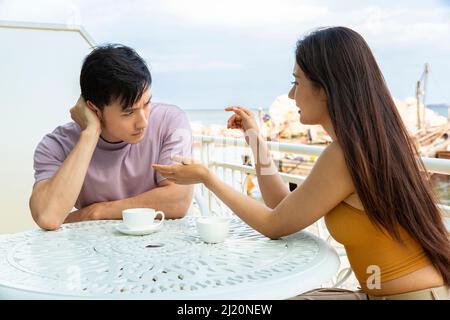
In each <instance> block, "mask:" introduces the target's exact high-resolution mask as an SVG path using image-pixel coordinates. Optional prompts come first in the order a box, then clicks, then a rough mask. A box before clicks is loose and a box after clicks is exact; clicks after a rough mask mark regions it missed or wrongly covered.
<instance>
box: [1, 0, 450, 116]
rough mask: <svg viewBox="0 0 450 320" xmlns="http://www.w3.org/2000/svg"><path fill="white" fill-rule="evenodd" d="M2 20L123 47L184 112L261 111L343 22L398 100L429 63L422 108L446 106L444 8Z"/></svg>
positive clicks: (214, 7)
mask: <svg viewBox="0 0 450 320" xmlns="http://www.w3.org/2000/svg"><path fill="white" fill-rule="evenodd" d="M392 2H394V3H392ZM0 20H19V21H33V22H46V23H65V24H81V25H82V26H83V27H84V28H85V29H86V30H87V31H88V33H89V34H90V35H91V36H92V37H93V38H94V39H95V41H96V42H97V43H106V42H113V43H123V44H126V45H130V46H132V47H134V48H135V49H137V50H138V52H139V53H140V54H141V55H142V56H143V57H144V58H145V59H146V60H147V62H148V64H149V65H150V67H151V72H152V76H153V81H154V82H153V88H152V89H153V95H154V97H155V100H159V101H165V102H170V103H174V104H177V105H179V106H181V107H182V108H184V109H203V108H222V107H224V106H226V105H229V104H241V105H245V106H248V107H251V108H258V107H263V108H267V107H268V106H270V104H271V103H272V102H273V101H274V99H275V98H276V97H277V96H278V95H281V94H285V93H287V91H288V90H289V87H290V81H291V80H292V79H291V72H292V68H293V64H294V49H295V42H296V40H297V39H298V38H299V37H301V36H302V35H303V34H305V33H306V32H307V31H308V30H312V29H314V28H315V27H319V26H328V25H345V26H348V27H351V28H353V29H355V30H356V31H358V32H360V33H361V34H362V35H363V36H364V37H365V39H366V40H367V42H368V43H369V45H370V46H371V48H372V50H373V52H374V54H375V57H376V58H377V60H378V62H379V64H380V67H381V69H382V71H383V73H384V76H385V78H386V81H387V83H388V85H389V87H390V89H391V92H392V94H393V95H394V96H395V97H396V98H398V99H405V98H407V97H410V96H414V94H415V92H414V90H415V83H416V81H417V80H418V78H419V77H420V75H421V73H422V69H423V65H424V63H425V62H428V63H429V64H430V68H431V73H430V77H429V83H428V92H427V93H428V97H427V102H429V103H450V90H449V89H450V59H449V57H450V2H449V1H432V0H430V1H415V0H408V1H406V0H398V1H353V0H350V1H325V0H324V1H301V0H282V1H266V0H247V1H246V0H239V1H237V0H227V1H208V0H189V1H182V0H164V1H151V0H149V1H133V0H131V1H126V2H125V1H123V2H113V1H104V0H102V1H87V0H86V1H85V0H78V1H22V0H14V1H12V0H0ZM80 63H81V62H80Z"/></svg>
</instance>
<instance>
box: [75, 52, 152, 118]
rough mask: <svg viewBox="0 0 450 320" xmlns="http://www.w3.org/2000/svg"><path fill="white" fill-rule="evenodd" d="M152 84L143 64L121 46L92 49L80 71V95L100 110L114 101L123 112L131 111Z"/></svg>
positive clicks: (139, 58) (135, 55)
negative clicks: (117, 101) (116, 101)
mask: <svg viewBox="0 0 450 320" xmlns="http://www.w3.org/2000/svg"><path fill="white" fill-rule="evenodd" d="M151 84H152V77H151V75H150V71H149V70H148V67H147V64H146V63H145V61H144V60H143V59H142V58H141V57H140V56H139V55H138V54H137V53H136V51H134V50H133V49H132V48H130V47H127V46H124V45H120V44H108V45H104V46H98V47H96V48H94V50H93V51H92V52H91V53H90V54H89V55H88V56H87V57H86V59H85V60H84V62H83V66H82V68H81V74H80V87H81V95H82V96H83V97H84V99H85V100H86V101H88V100H89V101H91V102H92V103H93V104H94V105H95V106H96V107H98V108H99V109H101V110H103V108H104V107H105V106H106V105H109V104H110V103H112V102H114V101H115V100H117V99H119V103H120V104H121V105H122V110H125V109H127V108H130V107H131V106H133V104H134V103H136V102H137V101H138V100H139V99H140V98H141V97H142V94H143V93H144V91H145V90H146V89H147V88H149V87H150V86H151Z"/></svg>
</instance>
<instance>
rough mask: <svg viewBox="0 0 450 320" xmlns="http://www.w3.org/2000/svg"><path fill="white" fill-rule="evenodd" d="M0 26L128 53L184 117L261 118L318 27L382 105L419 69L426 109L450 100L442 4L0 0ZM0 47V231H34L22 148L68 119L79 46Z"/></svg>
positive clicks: (157, 95)
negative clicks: (378, 92)
mask: <svg viewBox="0 0 450 320" xmlns="http://www.w3.org/2000/svg"><path fill="white" fill-rule="evenodd" d="M0 20H3V21H19V22H27V23H47V24H49V23H51V24H62V25H66V26H69V27H70V26H74V25H81V26H82V27H83V28H84V29H85V30H86V31H87V33H88V34H89V35H90V36H91V37H92V39H94V40H95V42H96V43H98V44H103V43H122V44H126V45H129V46H131V47H133V48H135V49H136V50H137V51H138V52H139V53H140V54H141V55H142V56H143V57H144V58H145V59H146V61H147V62H148V64H149V66H150V68H151V73H152V77H153V86H152V91H153V96H154V100H155V101H163V102H168V103H172V104H177V105H178V106H180V107H181V108H183V109H185V110H193V109H197V110H203V109H211V110H218V109H222V108H223V107H224V106H226V105H229V104H240V105H245V106H248V107H250V108H254V109H256V108H263V109H266V108H268V106H269V105H270V104H271V103H272V102H273V101H274V99H275V98H276V97H277V96H279V95H281V94H284V93H286V92H287V91H288V89H289V87H290V81H291V80H292V79H291V76H290V75H291V72H292V68H293V64H294V49H295V42H296V40H297V39H298V38H299V37H301V36H302V35H303V34H305V33H307V32H308V31H310V30H312V29H314V28H316V27H319V26H330V25H344V26H348V27H350V28H353V29H355V30H356V31H358V32H359V33H361V34H362V35H363V36H364V37H365V39H366V40H367V42H368V43H369V45H370V47H371V48H372V50H373V52H374V54H375V56H376V58H377V60H378V62H379V64H380V67H381V69H382V71H383V73H384V76H385V78H386V81H387V83H388V85H389V87H390V89H391V92H392V94H393V96H394V97H396V98H398V99H405V98H407V97H411V96H414V94H415V86H416V81H417V80H418V78H419V77H420V76H421V74H422V71H423V67H424V64H425V63H429V65H430V74H429V79H428V88H427V102H428V103H434V104H438V103H446V104H448V103H449V102H450V90H449V89H450V86H449V84H450V80H449V76H450V59H449V56H450V2H449V1H415V0H408V1H406V0H400V1H300V0H292V1H291V0H283V1H264V0H258V1H256V0H247V1H245V0H240V1H235V0H228V1H207V0H198V1H195V0H190V1H181V0H164V1H126V2H125V1H124V2H113V1H17V0H14V1H13V0H11V1H9V0H0ZM0 40H1V48H2V50H0V75H1V77H0V94H1V100H0V101H1V104H0V106H1V115H2V116H1V127H0V133H1V136H2V141H1V150H2V156H1V157H0V173H1V184H0V203H1V205H2V208H1V213H0V215H1V217H2V221H1V222H0V233H5V232H14V231H19V230H24V229H26V228H29V227H32V226H34V223H33V222H32V220H31V218H30V213H29V209H28V197H29V195H30V193H31V188H32V184H33V168H32V164H33V161H32V157H33V152H34V148H35V146H36V144H37V143H38V142H39V141H40V140H41V138H42V136H43V135H44V134H45V133H47V132H50V131H52V130H53V129H54V128H55V127H56V126H58V125H60V124H63V123H65V122H68V121H70V116H69V111H68V110H69V108H70V107H71V106H72V104H73V103H75V101H76V100H77V97H78V95H79V94H80V92H79V84H78V77H79V70H80V66H81V63H82V60H83V58H84V56H85V55H86V54H87V53H88V52H89V45H88V44H87V43H86V41H85V40H84V39H83V38H82V37H81V36H80V34H78V33H76V32H72V33H70V32H44V31H35V30H23V29H4V28H3V29H2V28H0ZM202 112H203V111H202ZM189 114H191V115H193V114H195V112H194V111H189Z"/></svg>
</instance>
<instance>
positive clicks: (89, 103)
mask: <svg viewBox="0 0 450 320" xmlns="http://www.w3.org/2000/svg"><path fill="white" fill-rule="evenodd" d="M86 105H87V107H88V108H89V109H91V110H92V111H93V112H95V114H96V115H97V117H98V118H99V119H100V120H102V112H101V110H100V109H99V108H97V107H96V106H95V104H93V103H92V102H91V101H89V100H88V101H86Z"/></svg>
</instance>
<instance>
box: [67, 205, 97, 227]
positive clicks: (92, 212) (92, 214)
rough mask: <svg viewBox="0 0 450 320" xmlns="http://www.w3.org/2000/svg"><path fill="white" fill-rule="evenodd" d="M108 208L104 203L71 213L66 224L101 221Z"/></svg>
mask: <svg viewBox="0 0 450 320" xmlns="http://www.w3.org/2000/svg"><path fill="white" fill-rule="evenodd" d="M105 210H106V208H105V205H104V204H103V203H102V202H99V203H94V204H91V205H90V206H87V207H84V208H82V209H80V210H77V211H73V212H71V213H69V215H68V216H67V218H66V220H64V223H72V222H79V221H88V220H101V219H102V217H103V213H104V212H105Z"/></svg>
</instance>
